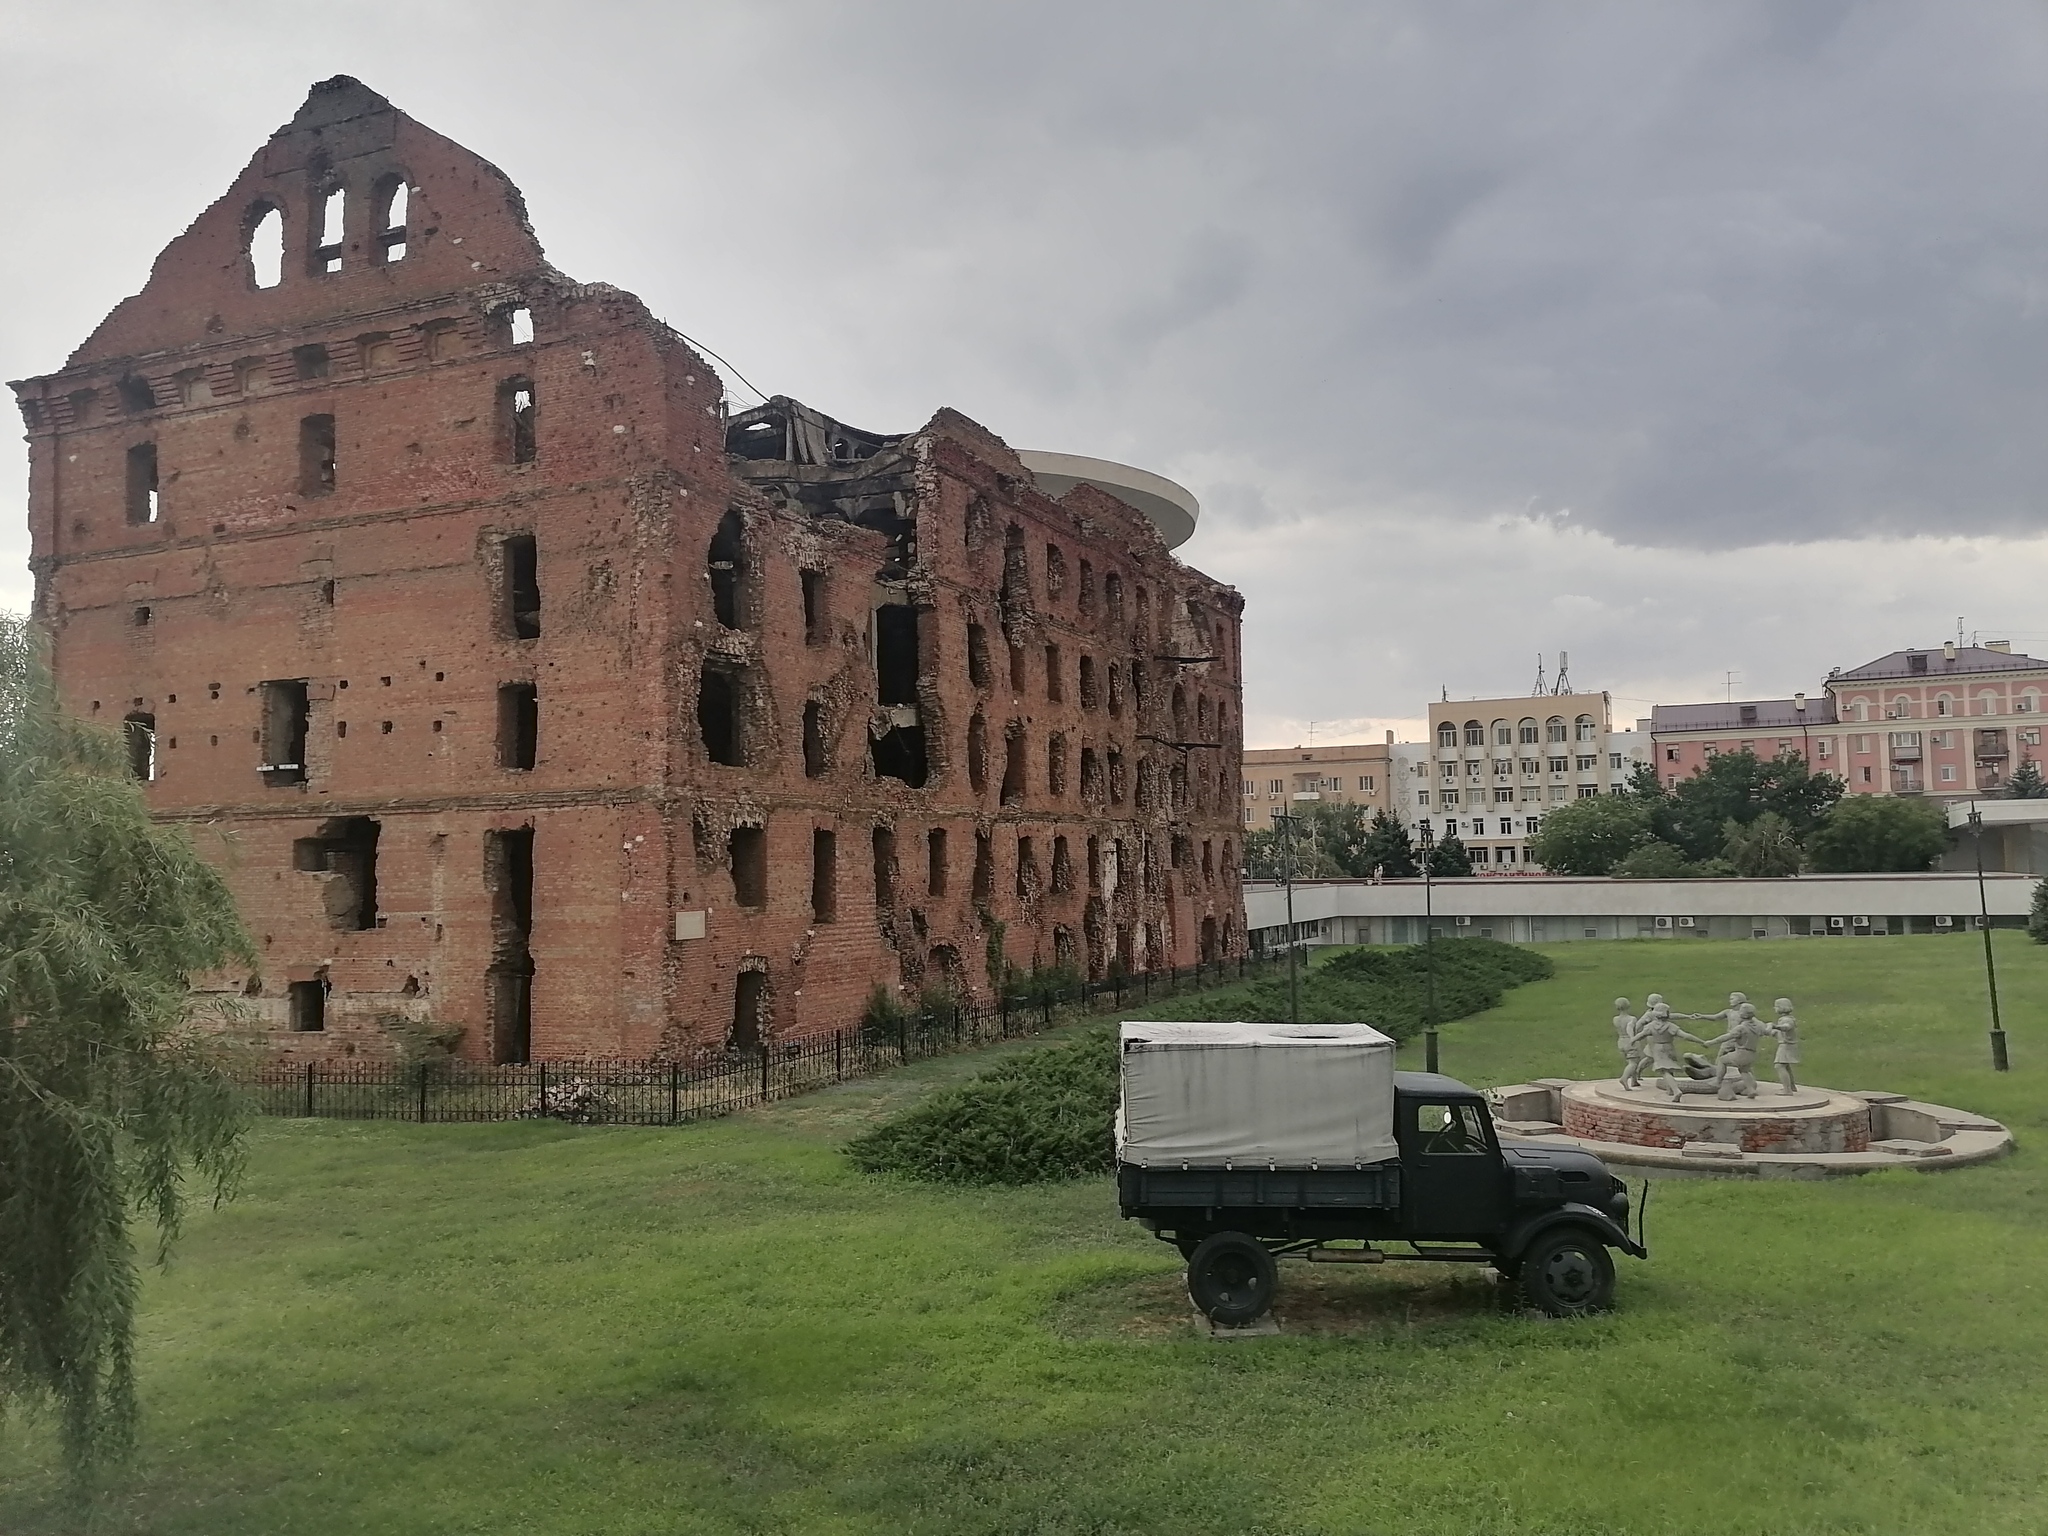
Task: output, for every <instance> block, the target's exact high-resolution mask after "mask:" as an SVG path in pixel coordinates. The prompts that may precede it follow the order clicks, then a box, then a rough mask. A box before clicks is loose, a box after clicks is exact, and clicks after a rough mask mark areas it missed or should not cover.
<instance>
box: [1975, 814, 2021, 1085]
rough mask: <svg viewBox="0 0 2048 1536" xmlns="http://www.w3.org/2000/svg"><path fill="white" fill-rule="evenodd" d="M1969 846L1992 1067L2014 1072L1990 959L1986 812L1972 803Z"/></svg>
mask: <svg viewBox="0 0 2048 1536" xmlns="http://www.w3.org/2000/svg"><path fill="white" fill-rule="evenodd" d="M1970 846H1971V848H1972V849H1973V850H1975V852H1976V855H1977V913H1978V917H1977V922H1978V924H1979V926H1981V927H1982V928H1983V930H1984V984H1985V986H1986V987H1988V988H1989V989H1990V992H1991V1067H1992V1070H1993V1071H1996V1072H2008V1071H2011V1070H2012V1063H2011V1062H2010V1061H2008V1060H2007V1059H2006V1055H2005V1025H2004V1024H2003V1023H2001V1022H2000V1020H1999V1017H1998V967H1997V966H1996V965H1995V964H1993V963H1992V959H1991V903H1990V901H1989V900H1988V899H1987V898H1986V897H1985V895H1984V813H1983V812H1982V811H1980V810H1978V809H1977V802H1976V801H1974V800H1972V801H1971V802H1970Z"/></svg>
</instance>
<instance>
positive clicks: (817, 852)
mask: <svg viewBox="0 0 2048 1536" xmlns="http://www.w3.org/2000/svg"><path fill="white" fill-rule="evenodd" d="M838 920H839V837H838V834H836V833H833V832H828V831H826V830H825V828H823V827H819V828H817V829H816V830H815V831H813V832H812V833H811V921H812V922H814V923H834V922H837V921H838Z"/></svg>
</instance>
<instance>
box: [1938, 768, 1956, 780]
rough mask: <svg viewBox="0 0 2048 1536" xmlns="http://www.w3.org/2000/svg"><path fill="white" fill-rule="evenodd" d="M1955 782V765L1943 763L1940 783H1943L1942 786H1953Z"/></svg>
mask: <svg viewBox="0 0 2048 1536" xmlns="http://www.w3.org/2000/svg"><path fill="white" fill-rule="evenodd" d="M1955 781H1956V770H1955V765H1954V764H1953V763H1943V764H1942V765H1941V782H1942V783H1944V784H1953V783H1955Z"/></svg>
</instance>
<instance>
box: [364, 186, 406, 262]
mask: <svg viewBox="0 0 2048 1536" xmlns="http://www.w3.org/2000/svg"><path fill="white" fill-rule="evenodd" d="M410 203H411V189H410V188H408V187H407V186H406V184H405V178H404V177H403V176H386V177H384V178H383V179H382V180H381V181H379V182H378V183H377V185H376V188H375V189H374V191H373V193H372V197H371V203H370V208H371V215H372V216H371V219H370V223H371V226H372V227H373V228H374V229H375V230H376V231H377V238H376V259H377V260H378V261H379V262H381V263H382V264H384V265H386V266H390V265H391V264H393V263H395V262H400V261H403V260H405V219H406V211H407V208H408V206H409V205H410Z"/></svg>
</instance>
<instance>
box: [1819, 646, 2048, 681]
mask: <svg viewBox="0 0 2048 1536" xmlns="http://www.w3.org/2000/svg"><path fill="white" fill-rule="evenodd" d="M1916 662H1917V663H1918V664H1917V665H1916V664H1915V663H1916ZM2037 667H2048V661H2037V660H2035V659H2034V658H2033V657H2032V656H2016V655H2014V654H2012V653H2011V652H2010V651H1993V650H1988V649H1986V648H1985V647H1984V646H1981V645H1959V646H1957V647H1956V654H1955V659H1954V660H1953V661H1951V660H1950V659H1949V657H1948V655H1947V653H1946V652H1945V651H1944V650H1943V649H1942V648H1941V647H1940V646H1936V647H1935V648H1934V649H1933V650H1931V651H1893V652H1892V653H1891V655H1889V656H1880V657H1878V658H1877V660H1875V661H1866V662H1865V663H1864V664H1863V665H1862V666H1860V667H1851V668H1850V669H1849V670H1848V671H1846V672H1836V673H1834V674H1832V675H1831V676H1830V678H1829V681H1830V682H1836V683H1875V682H1883V681H1886V680H1888V679H1890V678H1894V677H1899V678H1907V677H1968V676H1971V675H1972V674H1974V673H1980V672H2026V671H2031V670H2033V669H2034V668H2037Z"/></svg>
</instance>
